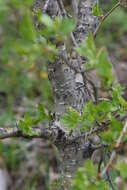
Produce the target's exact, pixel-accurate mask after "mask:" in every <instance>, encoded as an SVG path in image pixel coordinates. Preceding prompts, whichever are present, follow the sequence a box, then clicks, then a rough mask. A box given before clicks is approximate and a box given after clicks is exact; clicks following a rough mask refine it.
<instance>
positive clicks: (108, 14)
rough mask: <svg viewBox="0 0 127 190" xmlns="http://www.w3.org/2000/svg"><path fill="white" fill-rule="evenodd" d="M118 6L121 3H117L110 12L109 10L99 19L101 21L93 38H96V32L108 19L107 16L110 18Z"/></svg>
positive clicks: (96, 31)
mask: <svg viewBox="0 0 127 190" xmlns="http://www.w3.org/2000/svg"><path fill="white" fill-rule="evenodd" d="M119 6H121V1H119V2H118V3H116V4H115V5H114V6H113V7H112V9H111V10H109V11H108V12H107V13H106V14H105V15H104V16H102V17H101V21H100V23H99V25H98V26H97V28H96V30H95V32H94V34H93V36H94V37H96V35H97V33H98V31H99V30H100V28H101V25H102V24H103V22H104V21H105V20H106V19H107V18H108V16H110V15H111V14H112V13H113V12H114V10H116V9H117V8H118V7H119Z"/></svg>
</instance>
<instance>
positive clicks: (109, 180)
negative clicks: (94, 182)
mask: <svg viewBox="0 0 127 190" xmlns="http://www.w3.org/2000/svg"><path fill="white" fill-rule="evenodd" d="M102 148H103V162H104V166H105V167H106V165H107V163H106V155H105V151H104V146H103V145H102ZM106 176H107V180H108V182H109V184H110V186H111V188H112V190H115V188H114V185H113V182H112V179H111V176H110V173H109V171H108V170H107V171H106Z"/></svg>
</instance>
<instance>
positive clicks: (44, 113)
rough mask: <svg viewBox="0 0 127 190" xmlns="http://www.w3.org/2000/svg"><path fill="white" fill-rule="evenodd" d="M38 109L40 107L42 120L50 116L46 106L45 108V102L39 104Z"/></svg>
mask: <svg viewBox="0 0 127 190" xmlns="http://www.w3.org/2000/svg"><path fill="white" fill-rule="evenodd" d="M37 109H38V112H39V117H40V119H41V120H42V121H45V120H46V119H47V118H48V116H47V113H46V111H45V108H44V106H43V104H38V107H37Z"/></svg>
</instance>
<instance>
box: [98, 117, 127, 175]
mask: <svg viewBox="0 0 127 190" xmlns="http://www.w3.org/2000/svg"><path fill="white" fill-rule="evenodd" d="M126 131H127V120H126V122H125V125H124V127H123V130H122V131H121V133H120V136H119V138H118V139H117V141H116V145H115V148H119V147H120V144H121V141H122V138H123V136H124V134H125V132H126ZM115 158H116V151H115V150H113V152H112V154H111V157H110V160H109V162H108V163H107V165H106V166H105V168H104V170H103V171H102V172H101V174H100V176H101V177H103V176H104V175H105V173H106V172H107V171H108V170H109V168H110V166H111V165H112V164H113V161H114V160H115Z"/></svg>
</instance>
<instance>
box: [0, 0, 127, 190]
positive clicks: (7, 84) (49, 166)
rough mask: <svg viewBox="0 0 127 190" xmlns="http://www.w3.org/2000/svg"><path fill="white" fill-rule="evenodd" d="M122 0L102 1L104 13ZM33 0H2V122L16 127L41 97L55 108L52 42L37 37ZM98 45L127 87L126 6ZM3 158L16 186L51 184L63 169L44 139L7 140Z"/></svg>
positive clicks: (106, 27)
mask: <svg viewBox="0 0 127 190" xmlns="http://www.w3.org/2000/svg"><path fill="white" fill-rule="evenodd" d="M116 2H117V1H116V0H112V1H111V0H103V1H101V2H100V5H101V7H102V8H103V12H104V13H106V12H107V11H108V10H109V9H111V7H112V6H113V5H114V4H115V3H116ZM32 4H33V1H32V0H27V1H25V0H22V1H19V0H11V1H9V0H4V1H3V0H0V127H5V126H6V127H7V126H11V127H12V126H14V125H15V124H16V121H18V120H19V119H20V118H22V117H23V115H24V113H25V112H28V113H31V114H34V112H35V111H36V107H37V104H38V103H39V102H41V103H43V104H44V105H45V107H46V108H47V109H49V110H50V109H51V107H52V102H53V99H52V92H51V87H50V84H49V81H48V76H47V71H46V57H47V56H50V55H49V52H50V51H49V52H47V49H48V48H49V49H50V48H51V47H48V44H46V45H45V44H44V42H42V43H40V42H39V41H38V40H37V39H36V36H37V35H38V32H37V31H36V30H35V28H36V26H33V20H34V19H35V17H36V14H37V13H36V11H35V12H33V11H30V10H31V7H32ZM96 44H97V46H98V47H101V46H105V47H107V49H108V52H109V56H110V58H111V60H112V62H113V65H114V67H115V69H116V70H115V71H116V73H117V77H118V80H119V81H120V82H121V83H122V84H123V85H124V86H125V87H126V82H127V79H126V73H125V71H126V70H127V9H126V8H118V9H117V10H116V11H115V12H113V14H112V15H111V16H110V17H109V18H108V19H107V20H106V21H105V22H104V23H103V25H102V27H101V29H100V32H99V33H98V35H97V38H96ZM52 51H53V50H52ZM118 70H119V71H120V72H118ZM122 71H123V72H122ZM125 96H126V94H125ZM0 160H1V161H0V168H1V167H4V168H6V170H7V171H8V173H9V175H10V176H11V183H10V184H11V186H10V189H13V190H15V189H19V190H20V189H21V188H22V189H24V190H29V189H33V190H34V189H38V190H39V188H40V189H41V190H42V189H49V178H50V177H51V178H53V177H52V176H51V175H54V176H55V175H56V176H57V172H58V171H57V165H58V155H57V151H56V150H55V148H54V147H52V146H51V145H50V143H49V142H43V141H42V140H33V141H25V140H23V142H22V140H21V139H19V140H18V143H17V140H15V139H14V140H11V139H8V140H5V141H1V142H0ZM43 163H45V164H43ZM22 183H23V185H22V187H21V184H22ZM12 184H13V185H12ZM19 187H20V188H19Z"/></svg>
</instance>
